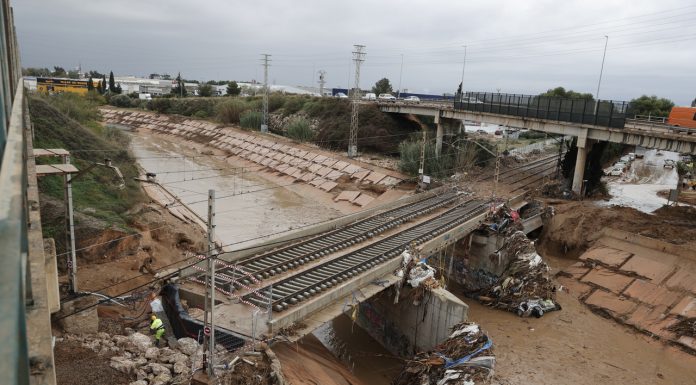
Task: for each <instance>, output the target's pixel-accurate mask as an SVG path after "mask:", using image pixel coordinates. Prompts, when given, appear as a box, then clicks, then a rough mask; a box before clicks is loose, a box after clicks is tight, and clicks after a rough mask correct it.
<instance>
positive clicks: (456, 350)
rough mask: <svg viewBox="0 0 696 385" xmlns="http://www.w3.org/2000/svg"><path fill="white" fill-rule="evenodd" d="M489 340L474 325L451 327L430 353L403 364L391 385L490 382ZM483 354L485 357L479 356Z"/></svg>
mask: <svg viewBox="0 0 696 385" xmlns="http://www.w3.org/2000/svg"><path fill="white" fill-rule="evenodd" d="M492 348H493V341H492V340H491V339H490V338H489V337H488V335H486V334H485V333H484V332H483V331H482V330H481V328H480V327H479V325H477V324H475V323H462V324H459V325H457V326H455V327H454V328H453V330H452V334H450V337H449V338H448V339H447V340H445V341H444V342H443V343H441V344H440V345H437V346H435V347H434V348H433V349H432V352H428V353H425V352H424V353H418V354H417V355H416V356H415V357H414V358H413V359H411V360H409V361H407V363H406V366H405V367H404V370H402V371H401V373H400V374H399V376H398V377H397V378H395V379H394V381H393V382H392V384H393V385H411V384H421V385H476V384H487V383H490V380H491V377H492V375H493V369H494V368H495V356H494V355H493V351H492ZM484 353H485V355H483V354H484Z"/></svg>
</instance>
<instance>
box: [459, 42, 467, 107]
mask: <svg viewBox="0 0 696 385" xmlns="http://www.w3.org/2000/svg"><path fill="white" fill-rule="evenodd" d="M463 47H464V62H463V63H462V82H461V85H462V93H461V95H459V97H460V98H463V97H464V70H465V69H466V46H463ZM460 101H461V100H460Z"/></svg>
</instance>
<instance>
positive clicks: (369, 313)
mask: <svg viewBox="0 0 696 385" xmlns="http://www.w3.org/2000/svg"><path fill="white" fill-rule="evenodd" d="M413 293H414V291H413V289H411V290H408V289H405V288H404V289H402V290H401V295H400V297H401V300H400V301H399V303H398V304H394V295H395V292H394V291H393V290H386V291H384V292H382V293H381V294H380V295H378V296H375V297H373V298H372V299H370V300H369V301H365V302H362V303H361V304H360V306H359V309H358V316H357V318H356V323H357V324H358V325H359V326H360V327H362V328H363V329H364V330H365V331H367V332H368V334H370V335H371V336H372V338H374V339H376V340H377V341H379V342H380V343H381V344H382V345H383V346H384V347H385V348H386V349H387V350H389V351H390V352H392V353H393V354H396V355H399V356H402V357H404V356H410V355H412V354H414V353H415V352H416V351H422V350H428V349H430V348H432V347H433V346H435V345H437V344H438V343H440V342H442V341H444V340H445V339H446V338H447V337H448V336H449V334H450V332H451V328H452V327H453V326H454V325H456V324H458V323H461V322H464V321H466V319H467V314H468V310H469V306H468V305H467V304H465V303H464V302H462V301H461V300H460V299H458V298H457V297H455V296H454V295H453V294H452V293H450V292H448V291H447V290H444V289H442V288H437V289H434V290H432V291H426V292H425V296H424V297H423V299H422V300H421V302H420V304H419V305H414V304H413V299H412V298H413V297H412V296H411V294H413Z"/></svg>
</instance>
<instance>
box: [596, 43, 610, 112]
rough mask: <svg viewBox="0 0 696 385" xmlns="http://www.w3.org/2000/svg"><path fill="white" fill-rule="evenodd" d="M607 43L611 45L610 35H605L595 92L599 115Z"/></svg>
mask: <svg viewBox="0 0 696 385" xmlns="http://www.w3.org/2000/svg"><path fill="white" fill-rule="evenodd" d="M607 45H609V36H608V35H604V53H603V54H602V66H601V67H600V69H599V81H598V82H597V93H596V94H595V99H597V100H596V101H595V109H594V113H595V115H597V108H598V107H599V87H600V86H601V85H602V73H603V72H604V59H606V58H607Z"/></svg>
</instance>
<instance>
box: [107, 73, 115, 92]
mask: <svg viewBox="0 0 696 385" xmlns="http://www.w3.org/2000/svg"><path fill="white" fill-rule="evenodd" d="M109 91H111V92H116V81H115V80H114V71H109Z"/></svg>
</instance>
